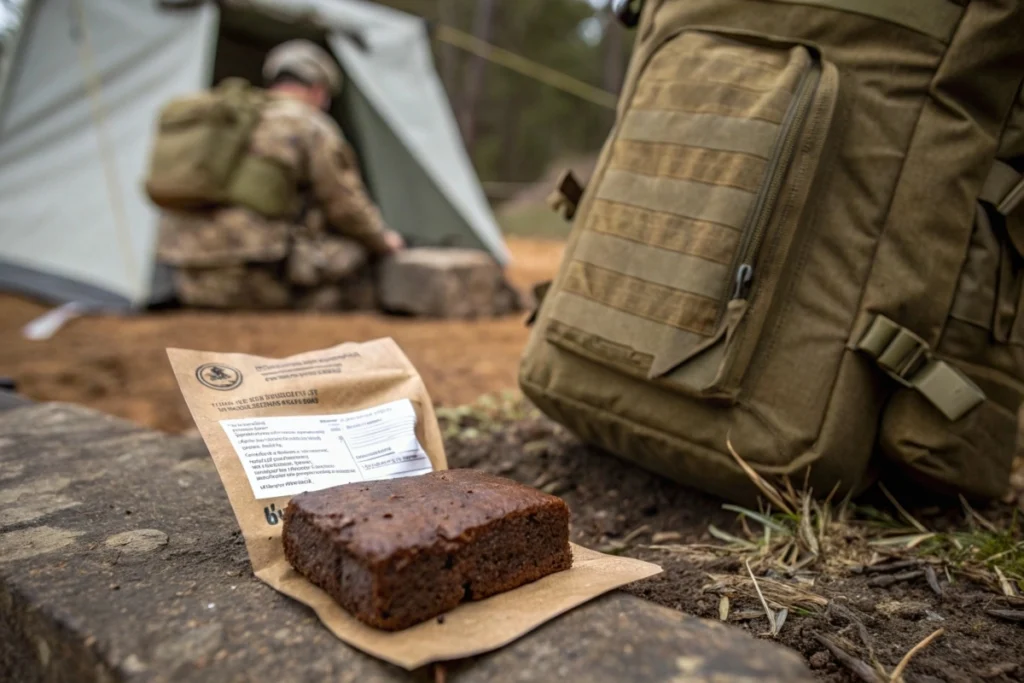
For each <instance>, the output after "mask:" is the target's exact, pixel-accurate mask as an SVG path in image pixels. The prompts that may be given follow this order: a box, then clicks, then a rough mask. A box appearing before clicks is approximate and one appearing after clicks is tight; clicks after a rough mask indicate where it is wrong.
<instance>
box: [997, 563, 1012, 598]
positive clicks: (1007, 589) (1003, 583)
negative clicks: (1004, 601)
mask: <svg viewBox="0 0 1024 683" xmlns="http://www.w3.org/2000/svg"><path fill="white" fill-rule="evenodd" d="M993 569H994V570H995V572H996V576H998V577H999V588H1000V589H1001V590H1002V591H1003V595H1006V596H1009V597H1014V596H1015V595H1017V589H1016V588H1014V587H1013V584H1012V583H1011V582H1010V580H1009V579H1008V578H1006V574H1003V570H1002V569H1000V568H999V567H993Z"/></svg>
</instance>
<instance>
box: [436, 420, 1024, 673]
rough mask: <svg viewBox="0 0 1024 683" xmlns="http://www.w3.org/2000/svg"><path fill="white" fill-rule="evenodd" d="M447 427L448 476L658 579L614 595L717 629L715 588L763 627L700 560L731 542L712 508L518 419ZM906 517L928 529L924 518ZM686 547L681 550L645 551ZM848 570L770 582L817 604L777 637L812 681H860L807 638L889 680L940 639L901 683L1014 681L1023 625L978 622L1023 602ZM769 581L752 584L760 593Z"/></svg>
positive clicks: (731, 559)
mask: <svg viewBox="0 0 1024 683" xmlns="http://www.w3.org/2000/svg"><path fill="white" fill-rule="evenodd" d="M455 419H456V420H457V421H458V422H461V423H462V424H461V426H460V428H454V427H452V426H449V427H448V429H447V434H448V440H447V442H446V443H447V455H448V460H449V465H450V466H452V467H474V468H479V469H484V470H488V471H491V472H494V473H497V474H501V475H503V476H507V477H511V478H514V479H516V480H519V481H521V482H523V483H526V484H530V485H533V486H536V487H541V488H543V489H544V490H547V491H549V492H553V493H555V494H556V495H559V496H560V497H562V498H563V499H564V500H565V501H566V502H567V503H568V504H569V507H570V509H571V511H572V520H573V522H572V532H571V534H572V540H573V541H574V542H576V543H579V544H581V545H584V546H587V547H590V548H595V549H598V550H603V551H605V552H619V553H622V554H625V555H629V556H633V557H637V558H640V559H643V560H647V561H650V562H654V563H657V564H659V565H661V567H662V568H663V569H664V572H663V573H662V574H660V575H658V576H656V577H653V578H651V579H648V580H646V581H642V582H639V583H636V584H633V585H631V586H629V587H627V589H626V590H628V591H629V592H632V593H634V594H636V595H638V596H641V597H644V598H647V599H649V600H653V601H654V602H657V603H660V604H662V605H665V606H667V607H671V608H673V609H677V610H681V611H683V612H686V613H689V614H694V615H697V616H700V617H704V618H709V619H717V618H719V605H720V595H721V594H722V593H723V591H722V590H721V588H720V587H719V588H717V589H716V588H715V584H716V583H718V584H719V585H720V586H721V585H722V584H724V585H725V586H726V587H727V589H726V590H724V594H726V595H728V596H729V597H730V603H731V604H730V610H729V614H730V616H729V621H730V622H731V623H734V624H735V625H737V626H739V627H740V628H744V629H746V630H748V631H749V632H751V633H752V634H754V635H757V636H763V635H764V634H765V633H766V632H767V631H768V628H769V626H768V619H767V617H766V616H765V612H764V610H763V608H762V607H761V604H760V602H759V601H758V599H757V598H756V595H755V593H754V591H753V590H752V584H750V583H744V580H745V579H744V577H745V573H746V569H745V565H744V564H743V563H741V561H740V559H739V558H738V557H736V556H735V555H730V554H723V553H716V552H709V551H708V549H707V545H708V544H716V543H717V541H716V540H715V539H714V538H712V537H711V536H710V535H709V533H708V525H709V524H714V525H715V526H717V527H718V528H720V529H724V530H728V531H730V532H731V533H734V534H740V533H741V532H740V530H739V529H740V527H739V525H738V524H737V521H736V520H737V515H735V514H733V513H731V512H728V511H725V510H723V509H722V501H721V500H718V499H714V498H711V497H709V496H705V495H702V494H700V493H697V492H695V491H693V490H692V489H688V488H686V487H684V486H680V485H676V484H673V483H671V482H668V481H666V480H664V479H662V478H660V477H657V476H654V475H651V474H648V473H646V472H644V471H642V470H640V469H638V468H635V467H631V466H629V465H627V464H625V463H623V462H622V461H620V460H618V459H617V458H614V457H612V456H610V455H606V454H604V453H602V452H600V451H597V450H595V449H593V448H589V447H586V446H583V445H580V444H579V443H577V442H576V441H575V440H574V439H573V438H572V437H571V436H569V435H568V434H567V433H566V432H565V430H563V429H561V428H560V427H557V426H556V425H554V424H553V423H551V422H549V421H547V420H546V419H542V418H528V419H525V420H522V419H521V420H517V421H515V422H512V423H508V424H503V425H498V426H497V427H495V426H491V427H489V428H488V429H476V428H474V427H473V426H472V423H473V418H472V417H470V418H468V421H467V418H458V417H456V418H455ZM467 424H469V425H470V426H469V427H468V429H467V428H466V425H467ZM1008 508H1009V506H1006V505H999V506H995V507H994V508H993V509H990V510H987V511H986V514H988V515H990V516H995V517H1001V516H1005V515H1006V514H1007V513H1008V512H1009V510H1008ZM912 512H913V513H914V514H917V515H919V516H920V518H921V520H922V522H924V523H925V524H926V525H927V524H928V523H929V520H930V517H928V516H926V515H925V514H924V513H922V512H920V511H916V510H915V511H912ZM931 514H932V515H935V514H939V513H935V512H932V513H931ZM655 534H659V536H660V537H665V536H666V534H667V535H668V536H669V537H671V538H672V539H673V540H671V541H665V540H659V542H658V543H655V542H654V538H655ZM687 544H690V547H689V548H686V549H683V548H681V547H680V548H674V549H672V550H664V549H658V548H654V547H652V546H653V545H661V546H664V547H672V546H685V545H687ZM693 544H697V545H698V546H699V547H697V548H694V547H692V545H693ZM856 569H857V568H855V567H851V568H850V570H848V571H845V572H826V573H822V574H820V575H814V574H811V575H810V578H808V577H807V576H806V575H805V576H803V577H802V581H791V580H789V579H787V578H786V577H784V576H779V575H776V576H775V577H774V578H775V580H777V581H779V582H781V583H784V584H791V585H796V586H798V587H799V588H800V589H801V590H803V591H805V592H807V593H809V594H810V595H811V596H813V597H814V599H815V600H817V601H818V603H819V604H810V603H809V604H807V605H806V610H791V611H790V613H789V615H788V618H787V619H786V621H785V623H784V625H783V627H782V629H781V630H780V632H779V635H778V638H777V639H778V641H779V642H781V643H784V644H785V645H788V646H789V647H791V648H793V649H795V650H796V651H798V652H799V653H801V654H802V655H803V656H804V657H806V658H807V660H808V662H809V665H810V667H811V668H812V670H813V672H814V674H815V676H816V677H817V678H818V679H819V680H822V681H830V682H833V683H853V682H854V681H863V680H865V679H863V678H858V677H856V676H854V675H853V674H852V673H851V672H850V670H849V669H848V668H847V667H846V666H844V665H842V664H840V663H839V662H838V661H837V659H836V658H835V657H834V656H833V655H832V654H830V653H829V652H828V651H827V650H826V648H825V646H823V645H822V643H821V642H820V641H819V640H818V636H825V637H828V638H831V639H832V640H833V641H834V642H838V643H840V644H841V645H842V646H843V647H845V648H847V649H848V651H849V652H850V653H852V654H853V655H854V656H855V657H857V658H858V659H860V660H862V661H866V662H867V661H871V658H872V655H873V656H874V658H875V660H876V661H878V662H879V663H881V664H882V665H883V666H884V667H885V670H886V671H887V672H891V671H892V670H893V669H894V668H895V667H896V665H897V664H898V663H899V661H900V660H901V659H902V657H903V656H904V655H905V654H906V653H907V652H908V651H909V650H911V648H913V647H914V646H915V645H916V644H918V643H919V642H921V641H922V640H923V639H924V638H926V637H927V636H928V635H929V634H931V633H933V632H934V631H936V630H937V629H939V628H943V629H945V632H944V633H943V634H942V636H941V637H939V638H938V639H937V640H935V641H934V642H933V643H931V644H930V645H929V646H928V647H927V648H925V649H923V650H922V651H920V653H919V654H917V655H916V656H915V657H914V658H913V659H912V660H911V661H910V664H909V666H908V668H907V669H906V671H905V674H904V680H905V681H906V683H975V682H997V683H1006V682H1008V681H1024V624H1020V623H1009V622H1006V621H1003V620H1000V619H996V618H993V617H992V616H990V615H989V614H987V612H986V610H989V609H1007V608H1017V609H1019V608H1020V607H1024V600H1017V601H1012V600H1011V599H1009V598H1004V597H1002V596H1000V595H999V594H998V593H996V592H994V591H993V590H992V589H991V587H988V586H983V585H979V584H977V583H974V582H972V581H968V580H964V579H956V577H955V576H954V579H955V580H956V581H955V583H953V584H950V583H949V582H948V580H947V579H946V577H945V576H944V575H942V572H941V571H940V572H939V584H940V585H939V588H940V590H941V591H942V595H941V596H939V595H937V594H936V593H935V592H933V591H932V590H931V589H930V588H929V586H928V583H927V582H926V579H925V578H922V577H917V578H914V579H912V580H907V581H897V582H895V583H894V584H893V585H892V586H889V587H880V586H874V585H871V584H872V583H877V582H878V579H879V578H880V577H881V578H883V579H884V577H894V576H897V575H898V572H895V573H884V572H879V573H875V574H870V575H868V574H858V573H856V571H855V570H856ZM770 576H771V574H769V575H768V576H765V577H762V578H761V579H760V580H761V581H762V582H767V581H766V579H768V578H769V577H770ZM766 591H767V589H766ZM800 611H802V612H803V614H801V613H798V612H800ZM867 680H871V679H867ZM875 680H878V681H882V680H887V679H875Z"/></svg>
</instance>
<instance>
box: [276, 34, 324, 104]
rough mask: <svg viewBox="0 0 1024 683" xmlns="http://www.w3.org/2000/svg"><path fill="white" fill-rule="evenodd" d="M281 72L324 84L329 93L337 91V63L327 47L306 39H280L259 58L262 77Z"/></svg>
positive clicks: (309, 81)
mask: <svg viewBox="0 0 1024 683" xmlns="http://www.w3.org/2000/svg"><path fill="white" fill-rule="evenodd" d="M284 72H288V73H291V74H294V75H295V76H297V77H298V78H301V79H302V80H303V81H306V82H308V83H316V84H322V85H326V86H327V87H328V88H329V89H330V91H331V94H333V95H337V94H338V93H339V92H340V91H341V69H339V68H338V64H337V63H336V62H335V61H334V59H333V58H332V57H331V55H329V54H328V53H327V51H325V50H324V49H323V48H321V47H320V46H318V45H316V44H315V43H311V42H310V41H308V40H290V41H288V42H286V43H281V44H280V45H278V46H277V47H275V48H274V49H273V50H271V51H270V52H269V53H268V54H267V58H266V60H265V61H264V62H263V78H264V79H265V80H267V81H268V82H269V81H272V80H274V79H275V78H277V77H278V76H279V75H281V74H282V73H284Z"/></svg>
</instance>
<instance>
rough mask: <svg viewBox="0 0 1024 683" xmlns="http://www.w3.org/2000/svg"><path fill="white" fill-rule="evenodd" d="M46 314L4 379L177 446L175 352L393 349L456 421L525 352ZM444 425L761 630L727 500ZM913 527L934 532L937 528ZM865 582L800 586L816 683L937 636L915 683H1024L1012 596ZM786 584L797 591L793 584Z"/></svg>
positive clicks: (491, 327)
mask: <svg viewBox="0 0 1024 683" xmlns="http://www.w3.org/2000/svg"><path fill="white" fill-rule="evenodd" d="M509 246H510V247H511V249H512V252H513V255H514V258H515V264H514V267H513V268H512V270H511V273H510V274H511V277H512V280H513V281H514V282H515V283H516V284H517V285H518V286H520V287H524V288H525V287H528V286H529V285H530V284H532V283H533V282H536V281H538V280H542V279H546V278H547V277H549V276H550V275H551V274H552V273H553V272H554V271H555V269H556V268H557V265H558V261H559V259H560V257H561V249H562V247H561V244H560V243H558V242H545V241H540V240H531V239H510V240H509ZM45 310H46V308H45V307H43V306H41V305H38V304H36V303H33V302H29V301H26V300H23V299H17V298H14V297H5V298H0V376H9V377H12V378H14V379H15V380H16V381H17V382H18V388H19V391H21V392H22V393H24V394H26V395H28V396H29V397H30V398H33V399H36V400H59V401H69V402H75V403H82V404H86V405H89V406H92V407H95V408H97V409H99V410H102V411H105V412H108V413H112V414H115V415H119V416H123V417H126V418H128V419H130V420H133V421H135V422H138V423H142V424H144V425H148V426H151V427H155V428H158V429H162V430H167V431H171V432H179V431H183V430H187V429H189V428H191V426H192V420H191V418H190V416H189V414H188V412H187V409H186V408H185V405H184V402H183V401H182V399H181V397H180V394H179V391H178V388H177V386H176V384H175V381H174V378H173V376H172V374H171V371H170V368H169V365H168V363H167V358H166V355H165V351H164V349H165V348H166V347H168V346H179V347H185V348H195V349H205V350H224V351H240V352H247V353H255V354H260V355H265V356H271V357H280V356H286V355H290V354H293V353H298V352H301V351H308V350H312V349H317V348H324V347H327V346H331V345H334V344H338V343H341V342H344V341H360V340H367V339H373V338H377V337H382V336H391V337H393V338H394V339H395V340H396V341H397V342H398V343H399V344H400V345H401V346H402V348H403V349H404V350H405V352H406V353H407V355H408V356H409V357H410V359H411V360H412V362H413V363H414V364H415V365H416V366H417V367H418V368H419V370H420V372H421V374H422V375H423V377H424V380H425V381H426V384H427V386H428V389H429V391H430V393H431V395H432V397H433V399H434V400H435V402H436V403H438V404H439V405H441V406H456V405H461V404H465V403H469V402H471V401H473V400H474V399H476V398H477V397H478V396H480V395H482V394H489V393H495V392H499V391H502V390H505V389H510V388H514V387H515V384H516V381H515V378H516V368H517V365H518V360H519V354H520V353H521V350H522V347H523V344H524V342H525V340H526V336H527V329H526V328H525V326H524V325H523V317H524V316H513V317H509V318H504V319H500V320H488V321H477V322H454V323H453V322H429V321H417V320H411V319H401V318H387V317H383V316H377V315H344V316H342V315H317V314H271V315H268V314H232V315H215V314H206V313H189V312H166V313H159V314H155V315H146V316H138V317H127V318H118V317H89V318H83V319H78V320H75V321H72V322H71V323H70V324H68V325H67V326H66V327H65V328H64V329H62V330H61V331H59V332H58V333H57V335H56V336H55V337H54V338H52V339H51V340H48V341H45V342H30V341H27V340H25V339H24V338H23V337H22V336H21V332H20V330H21V328H22V326H23V325H24V324H25V323H27V322H29V321H30V320H32V319H33V318H35V317H37V316H39V315H41V314H42V313H43V312H45ZM445 414H447V415H448V417H444V418H443V421H444V424H445V426H446V433H447V443H448V456H449V460H450V463H451V465H452V466H454V467H478V468H481V469H485V470H490V471H493V472H497V473H500V474H503V475H506V476H509V477H512V478H515V479H518V480H520V481H523V482H525V483H528V484H531V485H533V486H536V487H538V488H542V489H544V490H546V491H549V492H552V493H555V494H557V495H560V496H562V497H563V498H564V499H565V500H566V501H567V502H568V504H569V506H570V508H571V509H572V513H573V532H572V533H573V540H574V541H576V542H578V543H580V544H583V545H586V546H588V547H592V548H596V549H599V550H603V551H605V552H621V553H625V554H628V555H632V556H635V557H639V558H642V559H645V560H650V561H653V562H656V563H658V564H660V565H661V566H662V567H663V568H664V573H663V574H661V575H659V576H657V577H655V578H653V579H650V580H647V581H644V582H641V583H638V584H635V585H633V586H631V587H630V588H629V590H630V591H632V592H633V593H635V594H637V595H640V596H643V597H645V598H648V599H651V600H654V601H655V602H658V603H661V604H664V605H666V606H668V607H671V608H674V609H678V610H682V611H684V612H687V613H690V614H695V615H698V616H701V617H707V618H718V616H719V610H720V605H721V595H723V594H724V595H727V596H728V597H729V599H730V608H729V620H730V621H732V622H733V623H735V624H737V625H738V626H739V627H741V628H745V629H747V630H749V631H751V632H752V633H754V634H756V635H762V634H764V633H765V632H766V631H767V629H768V620H767V618H766V617H765V613H764V611H763V609H762V608H761V605H760V603H759V601H758V600H757V598H756V597H755V594H754V592H753V591H752V590H751V587H752V583H747V584H744V583H743V582H744V581H745V580H746V579H745V576H746V569H745V566H744V565H743V564H742V563H741V561H740V560H739V558H738V557H736V556H735V555H733V554H728V553H722V552H717V551H711V550H709V549H708V548H707V545H708V544H717V543H718V541H716V540H715V539H714V538H712V537H711V536H710V535H709V532H708V528H709V524H714V525H715V526H716V527H718V528H720V529H723V530H726V531H728V532H730V533H734V534H736V533H739V531H738V529H739V527H738V525H737V516H736V515H735V514H734V513H731V512H727V511H725V510H723V509H722V507H721V506H722V501H720V500H716V499H712V498H709V497H707V496H703V495H701V494H699V493H696V492H694V491H692V490H690V489H687V488H685V487H682V486H678V485H675V484H672V483H670V482H667V481H665V480H663V479H660V478H658V477H655V476H652V475H649V474H647V473H646V472H643V471H641V470H638V469H636V468H633V467H630V466H628V465H626V464H624V463H622V462H620V461H619V460H617V459H615V458H613V457H611V456H607V455H605V454H602V453H600V452H597V451H595V450H593V449H590V448H587V447H585V446H582V445H579V444H578V443H576V442H575V441H574V440H573V439H572V438H571V437H570V436H569V435H568V434H567V433H566V432H565V431H564V430H562V429H560V428H558V427H557V426H555V425H553V424H552V423H550V422H548V421H546V420H544V419H540V418H538V417H536V416H535V415H530V414H528V413H527V414H522V415H519V416H518V419H517V420H514V421H506V422H503V423H501V424H498V425H497V426H495V425H491V426H490V427H488V428H486V429H484V428H479V429H478V428H477V426H476V425H475V424H474V422H473V418H472V413H468V415H469V417H468V418H467V417H458V415H462V416H465V415H467V413H465V412H461V413H459V412H457V411H456V413H455V414H456V417H455V418H453V417H451V415H452V412H451V411H448V413H445V411H443V410H442V415H445ZM453 420H454V422H453ZM467 420H468V421H467ZM1012 507H1013V506H1012V505H1011V504H1002V505H998V506H995V507H993V508H992V509H989V510H986V511H984V513H985V514H986V515H989V516H991V517H993V518H995V519H999V520H1005V519H1007V518H1008V517H1009V515H1010V510H1011V509H1012ZM913 512H914V514H918V515H921V519H922V520H924V521H926V523H931V522H930V521H929V520H930V519H931V518H929V517H928V516H926V515H925V513H923V512H918V511H913ZM931 514H934V513H931ZM953 514H958V512H957V513H953ZM656 534H657V535H658V536H657V537H656V536H655V535H656ZM666 534H667V535H666ZM666 539H668V540H666ZM1017 540H1020V539H1019V538H1018V539H1017ZM687 544H690V545H689V546H687ZM693 544H697V547H694V545H693ZM653 546H662V547H660V548H659V547H653ZM666 547H667V548H670V549H665V548H666ZM855 569H856V568H855V567H850V568H847V570H844V571H839V572H825V573H820V574H817V575H813V576H811V577H810V578H808V577H807V576H804V577H802V581H803V582H802V583H799V587H800V589H801V590H803V591H805V592H806V593H808V594H809V595H810V596H811V597H810V598H808V600H810V602H808V603H807V604H806V605H803V606H801V607H799V608H796V609H793V610H791V612H790V613H789V615H788V618H787V619H786V622H785V624H784V625H783V628H782V629H781V630H780V632H779V634H778V636H777V638H778V640H779V641H780V642H782V643H784V644H786V645H788V646H790V647H793V648H794V649H795V650H797V651H798V652H800V653H801V654H802V655H803V656H805V657H806V658H807V660H808V662H809V664H810V666H811V667H812V669H813V671H814V672H815V674H816V676H817V677H818V678H819V679H820V680H822V681H830V682H835V683H840V682H841V683H850V682H853V681H859V680H871V679H869V678H864V677H860V678H858V677H856V676H855V675H854V674H852V673H851V672H850V668H849V666H848V665H844V664H841V663H840V662H839V660H838V659H837V657H836V656H835V655H834V654H832V653H830V652H829V651H828V650H827V649H826V648H825V646H824V645H823V644H822V642H821V640H819V636H824V637H826V638H830V639H832V640H831V642H833V643H838V644H839V646H840V647H841V648H842V649H843V650H845V651H846V652H848V653H850V654H851V656H853V657H854V658H856V659H858V660H860V661H872V660H874V661H877V662H879V663H880V664H881V665H883V666H884V667H885V669H886V671H892V669H893V668H894V667H895V666H896V664H897V663H898V662H899V660H900V659H901V658H902V657H903V656H904V654H905V653H907V651H909V650H910V649H911V648H913V647H914V646H915V645H916V644H918V643H919V642H921V640H922V639H923V638H925V637H926V636H928V635H929V634H931V633H933V632H934V631H935V630H937V629H938V628H943V629H945V632H944V633H943V634H942V636H941V637H939V638H938V639H937V640H935V641H934V642H932V643H931V644H930V645H928V647H926V648H924V649H923V650H922V651H920V652H919V653H918V654H916V655H915V656H914V658H913V659H912V660H911V662H910V664H909V667H908V668H907V670H906V675H905V677H904V680H905V682H906V683H938V682H944V683H966V682H968V681H970V682H972V683H973V682H976V681H980V682H989V681H991V682H995V683H1007V682H1009V681H1018V682H1024V624H1019V623H1011V622H1008V621H1005V620H1002V619H999V618H995V617H993V616H991V615H990V614H988V612H987V610H991V609H1017V610H1020V609H1022V608H1024V602H1022V603H1015V602H1014V601H1012V600H1011V599H1009V598H1004V597H1002V596H1001V595H1000V594H999V593H998V592H997V591H996V590H994V589H993V587H992V586H991V585H983V584H981V583H975V582H972V581H970V580H964V579H958V580H956V582H955V583H950V582H949V581H948V579H947V578H946V577H945V576H944V575H940V580H939V583H940V584H941V585H940V586H939V588H940V590H941V595H938V594H936V593H935V592H934V591H933V590H932V589H931V588H930V587H929V585H928V583H927V582H926V580H925V579H923V578H921V577H920V576H919V575H918V576H916V578H911V579H907V580H896V581H894V582H893V584H892V585H891V586H888V587H881V586H878V585H875V584H877V583H878V581H877V579H878V578H879V576H882V577H885V576H898V572H897V573H896V574H891V573H889V574H887V573H878V574H865V573H857V572H856V571H854V570H855ZM954 578H955V577H954ZM770 579H772V577H771V576H764V575H763V576H762V577H761V580H762V581H767V580H770ZM774 580H777V581H779V582H780V583H793V580H791V579H790V578H787V577H785V576H775V577H774ZM876 680H878V681H882V680H885V679H881V678H878V679H876Z"/></svg>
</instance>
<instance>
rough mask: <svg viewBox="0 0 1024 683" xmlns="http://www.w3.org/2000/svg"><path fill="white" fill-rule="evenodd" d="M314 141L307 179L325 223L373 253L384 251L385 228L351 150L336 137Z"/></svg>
mask: <svg viewBox="0 0 1024 683" xmlns="http://www.w3.org/2000/svg"><path fill="white" fill-rule="evenodd" d="M317 137H318V138H319V139H318V140H316V141H315V142H314V144H313V145H312V146H311V149H310V150H309V160H310V173H309V179H310V183H311V184H312V189H313V194H314V196H315V197H316V199H317V201H318V202H319V203H320V206H321V207H322V208H323V211H324V214H325V216H326V217H327V221H328V222H329V223H330V224H331V226H332V227H333V228H334V229H335V230H337V231H338V232H340V233H342V234H343V235H346V236H348V237H351V238H352V239H355V240H358V241H359V242H362V243H363V244H365V245H366V246H367V248H369V249H371V250H372V251H374V252H377V253H384V252H386V251H388V244H387V242H386V233H387V226H386V225H385V224H384V220H383V219H382V218H381V215H380V211H379V210H378V209H377V206H376V205H375V204H374V203H373V200H372V199H370V196H369V194H368V193H367V191H366V187H365V186H364V185H363V180H362V178H361V177H360V175H359V169H358V166H357V163H356V158H355V153H354V152H353V151H352V148H351V147H349V145H348V143H346V142H345V141H344V140H343V139H342V138H341V137H340V136H338V135H332V134H328V133H326V132H322V133H321V134H320V135H319V136H317Z"/></svg>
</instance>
